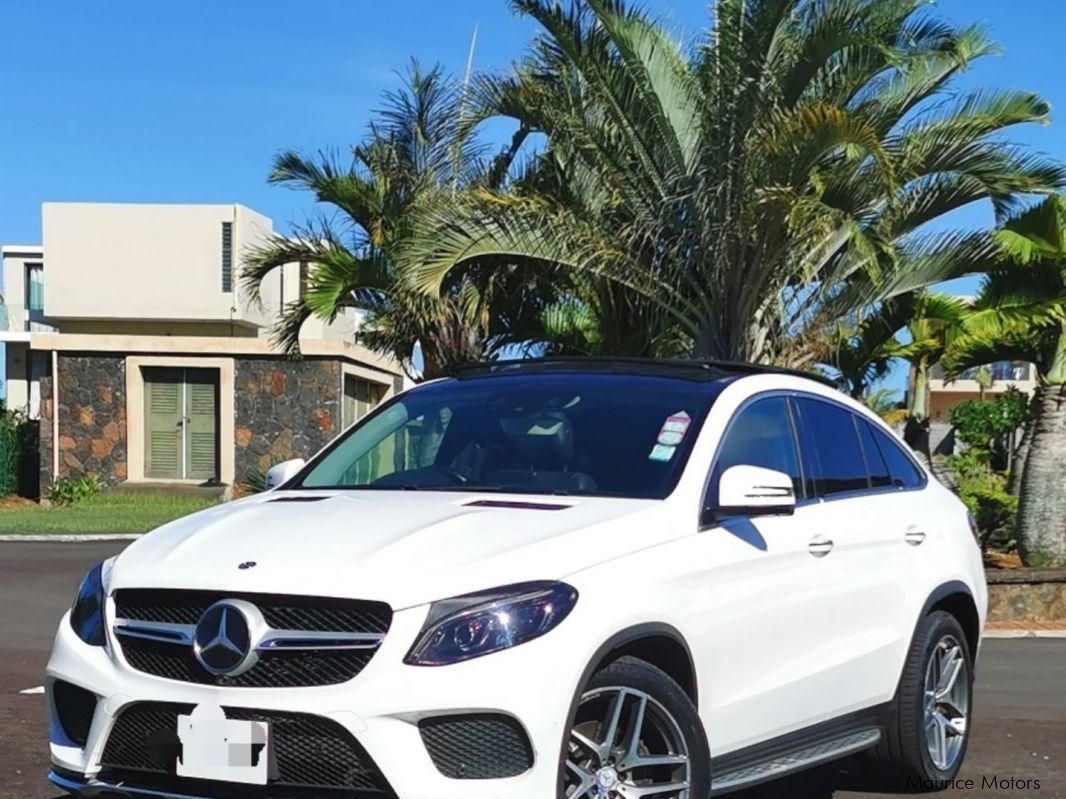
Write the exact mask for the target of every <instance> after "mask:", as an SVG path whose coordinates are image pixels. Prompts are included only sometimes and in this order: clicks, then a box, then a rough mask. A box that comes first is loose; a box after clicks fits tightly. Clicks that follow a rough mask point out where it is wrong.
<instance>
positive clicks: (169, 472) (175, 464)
mask: <svg viewBox="0 0 1066 799" xmlns="http://www.w3.org/2000/svg"><path fill="white" fill-rule="evenodd" d="M146 377H147V379H146V380H145V384H144V397H145V406H146V407H145V410H146V416H147V417H148V418H147V425H146V427H147V434H148V440H147V446H146V455H147V458H146V460H147V463H145V475H146V476H148V477H160V478H175V477H180V476H181V463H180V461H179V454H180V453H179V449H180V447H181V428H180V427H179V422H180V417H181V383H180V382H179V381H177V380H175V379H173V378H174V376H173V375H172V374H168V373H166V372H164V370H159V372H158V373H156V372H155V370H153V374H152V376H151V377H148V376H147V375H146ZM153 378H154V379H153Z"/></svg>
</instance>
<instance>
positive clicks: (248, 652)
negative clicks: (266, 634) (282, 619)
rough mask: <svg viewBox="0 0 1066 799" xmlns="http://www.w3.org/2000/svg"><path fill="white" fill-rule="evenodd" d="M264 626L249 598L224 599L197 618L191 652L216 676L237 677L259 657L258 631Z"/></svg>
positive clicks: (257, 610) (260, 616)
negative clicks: (245, 599) (257, 646)
mask: <svg viewBox="0 0 1066 799" xmlns="http://www.w3.org/2000/svg"><path fill="white" fill-rule="evenodd" d="M264 626H265V622H264V621H263V617H262V615H261V614H260V613H259V609H258V608H256V607H255V605H253V604H251V603H250V602H244V601H243V600H239V599H223V600H222V601H220V602H216V603H215V604H214V605H212V606H211V607H209V608H208V609H207V610H205V611H204V612H203V615H201V616H200V620H199V621H197V622H196V633H195V637H194V640H193V654H194V655H195V656H196V660H197V661H198V662H199V664H200V665H201V666H203V667H204V669H205V670H206V671H207V672H208V673H210V674H213V675H214V676H216V677H222V676H226V677H236V676H237V675H239V674H243V673H244V672H246V671H248V669H250V668H251V667H252V666H254V665H255V664H256V662H257V661H258V660H259V653H258V651H257V650H256V644H258V641H257V640H256V639H257V637H258V636H257V632H258V631H260V630H262V629H263V627H264Z"/></svg>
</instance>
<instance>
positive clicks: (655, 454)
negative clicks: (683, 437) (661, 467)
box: [648, 444, 677, 462]
mask: <svg viewBox="0 0 1066 799" xmlns="http://www.w3.org/2000/svg"><path fill="white" fill-rule="evenodd" d="M676 450H677V447H668V446H666V445H665V444H656V445H655V446H654V447H652V448H651V452H650V453H649V454H648V460H650V461H660V462H666V461H668V460H670V459H671V458H672V457H674V452H675V451H676Z"/></svg>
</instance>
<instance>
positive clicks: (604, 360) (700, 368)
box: [452, 355, 838, 388]
mask: <svg viewBox="0 0 1066 799" xmlns="http://www.w3.org/2000/svg"><path fill="white" fill-rule="evenodd" d="M586 369H587V370H590V371H604V372H615V373H627V374H662V375H667V376H671V377H679V378H682V379H687V380H697V381H701V382H702V381H709V380H721V379H723V378H726V377H731V376H737V375H757V374H780V375H791V376H793V377H804V378H807V379H808V380H814V381H816V382H818V383H822V384H823V385H826V386H829V387H830V388H838V386H837V385H836V383H834V382H833V381H832V380H830V379H829V378H828V377H825V376H824V375H820V374H815V373H811V372H803V371H800V370H798V369H785V368H784V367H780V366H765V365H763V364H757V363H746V362H743V361H724V360H714V359H694V358H693V359H683V358H635V357H622V356H619V357H610V356H608V357H594V356H568V355H567V356H563V355H559V356H547V357H544V358H515V359H509V360H500V361H484V362H479V363H466V364H460V365H459V366H456V367H454V368H453V369H452V375H453V376H454V377H456V378H457V379H459V380H462V379H464V378H473V377H490V376H500V375H509V374H516V373H522V372H545V371H552V370H558V371H567V370H575V371H576V370H586Z"/></svg>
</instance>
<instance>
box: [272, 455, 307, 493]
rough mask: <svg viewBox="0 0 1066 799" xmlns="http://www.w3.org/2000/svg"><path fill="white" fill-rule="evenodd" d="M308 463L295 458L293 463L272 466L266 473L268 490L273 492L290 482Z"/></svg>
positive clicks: (283, 462)
mask: <svg viewBox="0 0 1066 799" xmlns="http://www.w3.org/2000/svg"><path fill="white" fill-rule="evenodd" d="M306 463H307V461H305V460H304V459H303V458H294V459H293V460H291V461H282V462H281V463H279V464H277V465H275V466H271V467H270V469H269V470H268V471H267V473H266V485H265V488H266V490H267V491H271V490H273V489H275V488H277V487H278V486H280V485H284V484H285V483H287V482H289V480H291V479H292V478H293V477H295V476H296V474H297V473H298V472H299V471H300V469H302V468H303V467H304V465H305V464H306Z"/></svg>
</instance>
